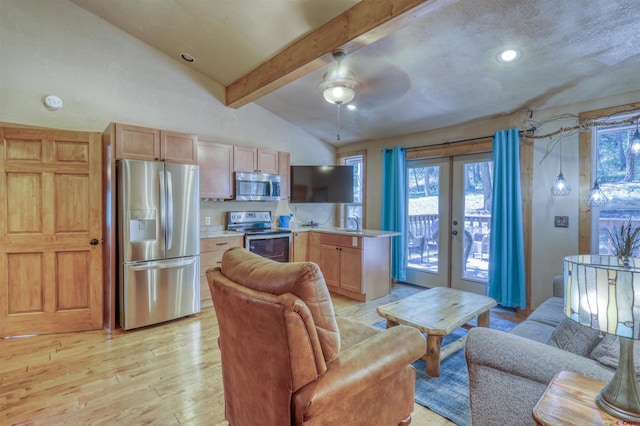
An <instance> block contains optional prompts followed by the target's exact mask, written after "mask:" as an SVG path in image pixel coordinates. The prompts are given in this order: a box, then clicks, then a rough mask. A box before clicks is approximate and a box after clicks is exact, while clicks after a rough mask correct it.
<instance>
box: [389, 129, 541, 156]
mask: <svg viewBox="0 0 640 426" xmlns="http://www.w3.org/2000/svg"><path fill="white" fill-rule="evenodd" d="M531 131H535V128H532V129H530V130H527V132H531ZM524 133H525V131H524V130H518V134H519V135H520V136H522V135H523V134H524ZM489 138H493V135H490V136H479V137H477V138H469V139H462V140H459V141H449V142H441V143H436V144H433V145H421V146H412V147H409V148H405V147H402V149H404V150H413V149H421V148H433V147H436V146H446V145H453V144H457V143H463V142H473V141H480V140H483V139H489ZM385 149H391V148H380V151H382V150H385Z"/></svg>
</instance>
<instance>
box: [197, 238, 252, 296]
mask: <svg viewBox="0 0 640 426" xmlns="http://www.w3.org/2000/svg"><path fill="white" fill-rule="evenodd" d="M232 247H244V237H243V236H242V235H239V236H229V237H216V238H203V239H201V240H200V301H201V302H203V301H209V302H211V292H210V291H209V284H208V283H207V275H206V274H207V269H209V268H215V267H216V266H220V265H221V263H222V255H223V254H224V252H225V251H227V250H228V249H230V248H232ZM209 304H210V303H209ZM203 305H204V304H203Z"/></svg>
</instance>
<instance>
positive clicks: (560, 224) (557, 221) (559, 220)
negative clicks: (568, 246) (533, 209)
mask: <svg viewBox="0 0 640 426" xmlns="http://www.w3.org/2000/svg"><path fill="white" fill-rule="evenodd" d="M553 224H554V226H555V227H556V228H568V227H569V216H555V217H554V218H553Z"/></svg>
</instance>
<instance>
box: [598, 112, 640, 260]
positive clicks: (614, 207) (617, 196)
mask: <svg viewBox="0 0 640 426" xmlns="http://www.w3.org/2000/svg"><path fill="white" fill-rule="evenodd" d="M635 132H636V125H635V124H623V125H616V126H610V127H598V128H597V129H596V132H595V137H596V140H595V143H593V144H592V149H593V152H592V157H593V158H594V159H595V167H596V172H597V178H598V182H599V183H600V188H601V189H602V191H603V192H604V193H605V194H606V195H607V197H608V198H609V202H608V203H607V204H606V206H605V207H604V208H601V209H599V210H598V209H594V211H593V218H594V219H595V220H594V222H593V225H595V226H596V227H597V228H593V231H592V236H595V238H593V237H592V244H594V245H596V247H594V252H596V253H599V254H603V255H612V254H615V253H614V252H613V250H612V248H611V243H610V241H609V232H612V233H615V231H616V230H619V229H620V227H621V226H622V225H623V224H626V223H628V221H629V220H631V224H632V226H633V227H637V226H640V177H639V176H640V170H639V169H640V160H639V159H638V158H637V153H636V152H635V151H634V149H633V138H634V135H635ZM634 256H636V257H637V256H640V253H634Z"/></svg>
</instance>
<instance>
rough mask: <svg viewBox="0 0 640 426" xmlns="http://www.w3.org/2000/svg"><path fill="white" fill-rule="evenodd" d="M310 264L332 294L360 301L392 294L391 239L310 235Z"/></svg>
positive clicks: (317, 233) (311, 233) (315, 233)
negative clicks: (316, 266)
mask: <svg viewBox="0 0 640 426" xmlns="http://www.w3.org/2000/svg"><path fill="white" fill-rule="evenodd" d="M308 252H309V260H310V261H312V262H315V263H317V264H318V266H319V267H320V270H321V271H322V275H323V276H324V279H325V282H326V283H327V287H328V288H329V291H332V292H334V293H337V294H341V295H343V296H347V297H350V298H353V299H356V300H360V301H367V300H372V299H377V298H378V297H382V296H386V295H387V294H389V293H390V291H391V239H390V238H384V237H382V238H380V237H360V236H358V237H355V236H348V235H338V234H330V233H320V232H310V233H309V241H308Z"/></svg>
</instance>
